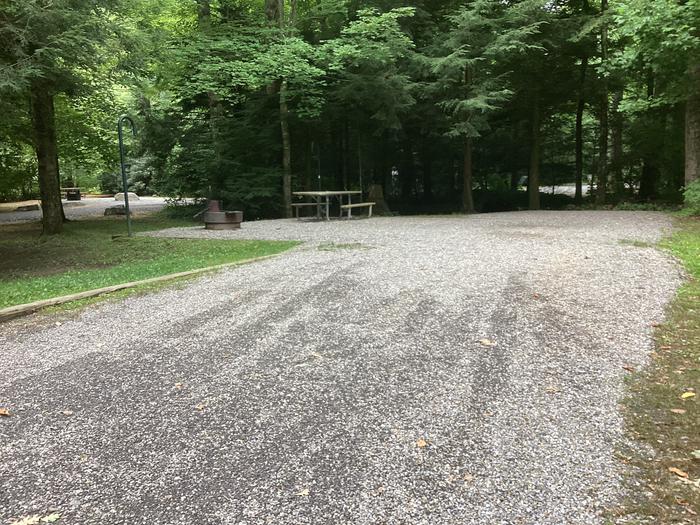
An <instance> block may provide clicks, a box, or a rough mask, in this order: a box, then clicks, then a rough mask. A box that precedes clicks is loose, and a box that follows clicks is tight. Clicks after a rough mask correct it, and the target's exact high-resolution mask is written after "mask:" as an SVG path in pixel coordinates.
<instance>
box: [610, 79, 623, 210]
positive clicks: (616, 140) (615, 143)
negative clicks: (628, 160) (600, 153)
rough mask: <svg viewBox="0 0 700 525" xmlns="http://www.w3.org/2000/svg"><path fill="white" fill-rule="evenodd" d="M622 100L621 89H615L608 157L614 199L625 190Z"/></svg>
mask: <svg viewBox="0 0 700 525" xmlns="http://www.w3.org/2000/svg"><path fill="white" fill-rule="evenodd" d="M621 102H622V90H620V91H616V92H615V94H614V95H613V100H612V108H611V109H612V122H611V124H612V130H611V134H610V137H611V139H612V157H611V159H610V174H611V175H612V185H613V192H614V193H615V198H616V199H618V200H619V199H621V198H622V197H623V193H624V191H625V185H624V181H623V180H622V125H623V118H622V112H621V111H620V103H621Z"/></svg>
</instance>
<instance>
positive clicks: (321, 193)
mask: <svg viewBox="0 0 700 525" xmlns="http://www.w3.org/2000/svg"><path fill="white" fill-rule="evenodd" d="M361 193H362V192H361V191H360V190H326V191H295V192H293V195H299V196H309V197H332V196H334V195H359V194H361Z"/></svg>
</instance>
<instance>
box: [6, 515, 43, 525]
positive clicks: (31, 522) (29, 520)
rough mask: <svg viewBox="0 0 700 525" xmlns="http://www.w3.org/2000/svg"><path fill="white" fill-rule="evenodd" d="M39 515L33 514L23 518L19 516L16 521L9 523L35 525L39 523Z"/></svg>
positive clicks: (13, 524)
mask: <svg viewBox="0 0 700 525" xmlns="http://www.w3.org/2000/svg"><path fill="white" fill-rule="evenodd" d="M40 519H41V516H39V515H38V514H35V515H34V516H27V517H25V518H20V519H18V520H17V521H13V522H12V523H10V525H36V524H37V523H39V520H40Z"/></svg>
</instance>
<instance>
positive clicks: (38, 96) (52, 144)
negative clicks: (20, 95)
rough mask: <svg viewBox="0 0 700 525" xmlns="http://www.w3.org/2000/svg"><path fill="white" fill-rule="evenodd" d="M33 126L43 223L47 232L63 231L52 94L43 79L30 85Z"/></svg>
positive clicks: (50, 233) (45, 232)
mask: <svg viewBox="0 0 700 525" xmlns="http://www.w3.org/2000/svg"><path fill="white" fill-rule="evenodd" d="M31 109H32V126H33V128H34V145H35V148H36V157H37V161H38V165H39V193H40V195H41V211H42V226H43V233H44V234H45V235H53V234H55V233H61V231H62V230H63V219H64V215H63V205H62V204H61V186H60V182H59V172H58V145H57V142H56V123H55V111H54V104H53V94H52V93H51V91H50V90H49V87H48V86H47V85H46V84H45V83H44V82H42V81H41V80H36V81H34V82H32V85H31Z"/></svg>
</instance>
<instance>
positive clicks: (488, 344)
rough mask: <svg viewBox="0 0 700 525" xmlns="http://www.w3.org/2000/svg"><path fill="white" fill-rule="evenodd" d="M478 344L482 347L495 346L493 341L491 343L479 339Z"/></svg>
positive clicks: (488, 340) (487, 340)
mask: <svg viewBox="0 0 700 525" xmlns="http://www.w3.org/2000/svg"><path fill="white" fill-rule="evenodd" d="M479 342H480V343H481V344H482V345H483V346H496V343H495V342H494V341H491V339H481V340H480V341H479Z"/></svg>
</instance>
